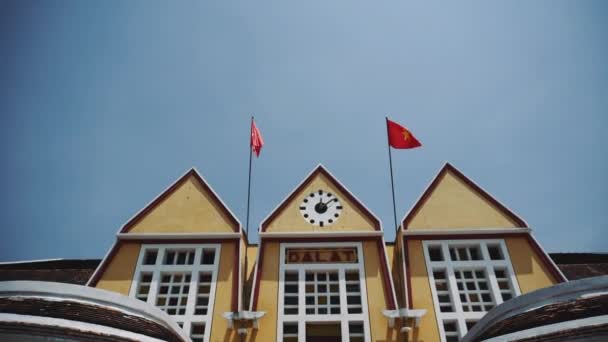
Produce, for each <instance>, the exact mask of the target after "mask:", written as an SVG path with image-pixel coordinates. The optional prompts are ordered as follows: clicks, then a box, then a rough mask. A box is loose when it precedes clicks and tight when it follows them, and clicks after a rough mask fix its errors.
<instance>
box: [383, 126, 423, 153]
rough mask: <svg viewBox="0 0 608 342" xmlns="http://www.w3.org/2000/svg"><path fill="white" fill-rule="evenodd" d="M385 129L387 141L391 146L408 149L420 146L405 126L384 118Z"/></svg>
mask: <svg viewBox="0 0 608 342" xmlns="http://www.w3.org/2000/svg"><path fill="white" fill-rule="evenodd" d="M386 126H387V127H386V130H387V132H388V143H389V145H391V147H393V148H399V149H409V148H416V147H420V146H422V144H421V143H420V142H419V141H418V140H417V139H416V137H414V135H413V134H412V133H410V131H408V129H407V128H405V127H403V126H401V125H399V124H398V123H396V122H393V121H391V120H389V119H386Z"/></svg>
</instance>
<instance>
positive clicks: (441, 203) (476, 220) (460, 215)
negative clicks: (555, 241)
mask: <svg viewBox="0 0 608 342" xmlns="http://www.w3.org/2000/svg"><path fill="white" fill-rule="evenodd" d="M438 181H439V183H438V184H437V186H436V187H435V189H434V191H433V192H432V193H431V194H430V196H429V197H428V198H427V200H426V201H425V202H424V203H423V204H422V206H421V208H420V209H419V210H418V212H417V213H416V214H415V215H414V217H413V218H412V219H411V221H410V223H409V225H408V227H407V228H408V230H416V229H428V228H448V229H449V228H513V227H517V224H516V222H514V221H513V220H512V219H511V218H510V217H509V216H508V215H506V213H505V212H504V211H502V210H499V209H498V208H496V207H495V206H494V205H492V203H490V202H489V201H488V200H486V199H485V198H484V197H483V196H481V195H480V194H479V193H477V192H476V191H475V190H474V189H472V188H471V187H470V186H469V185H467V184H466V183H465V182H464V181H463V180H462V179H460V178H459V177H456V176H455V175H454V174H453V173H452V172H451V171H448V172H446V173H444V174H443V175H442V176H441V178H440V179H439V180H438Z"/></svg>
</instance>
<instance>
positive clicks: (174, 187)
mask: <svg viewBox="0 0 608 342" xmlns="http://www.w3.org/2000/svg"><path fill="white" fill-rule="evenodd" d="M190 176H193V177H194V178H196V180H198V181H199V183H200V184H201V185H202V186H203V188H204V189H205V190H206V191H207V192H208V193H209V194H210V195H211V197H212V198H213V200H214V201H215V202H216V203H217V204H219V206H220V208H221V209H222V211H223V212H224V214H226V216H227V217H228V218H229V220H230V221H231V222H232V223H233V225H234V227H233V230H234V232H236V233H238V232H239V230H240V227H241V224H240V222H239V221H238V219H237V218H236V217H235V216H234V214H232V212H231V211H230V209H228V207H226V205H225V204H224V202H222V200H221V199H220V198H219V197H218V195H217V194H216V193H215V191H214V190H213V189H212V188H211V187H210V186H209V184H207V182H206V181H205V180H204V179H203V177H201V175H200V174H199V173H198V172H197V171H196V170H195V169H194V168H192V169H190V171H188V172H186V174H184V175H183V176H182V177H180V178H179V179H178V180H177V181H175V183H173V185H171V186H170V187H169V188H168V189H167V190H165V191H164V192H163V193H161V194H160V195H159V196H158V197H156V198H155V199H154V200H153V201H152V202H151V203H150V204H148V205H147V206H146V207H145V208H144V209H142V210H141V211H140V212H139V213H137V214H136V215H135V216H134V217H133V218H132V219H130V220H129V221H128V222H127V223H125V225H123V227H122V228H121V230H120V232H119V233H127V232H128V231H129V230H130V229H131V228H132V227H133V226H134V225H136V224H137V223H138V222H139V221H141V220H142V219H143V218H144V217H145V216H146V215H148V214H149V213H150V212H151V211H152V210H154V209H155V208H156V207H157V206H158V205H160V204H161V203H162V202H163V201H164V200H165V199H166V198H167V197H169V196H170V195H171V194H173V193H174V192H175V191H176V190H177V189H178V188H179V187H180V186H181V185H182V184H184V183H185V182H186V181H187V180H188V178H189V177H190Z"/></svg>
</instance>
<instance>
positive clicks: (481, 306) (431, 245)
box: [423, 240, 519, 342]
mask: <svg viewBox="0 0 608 342" xmlns="http://www.w3.org/2000/svg"><path fill="white" fill-rule="evenodd" d="M423 246H424V256H425V260H426V265H427V270H428V274H429V282H430V283H431V292H432V293H433V301H434V305H435V312H436V314H437V323H438V326H439V330H440V334H441V339H442V341H447V342H451V341H458V340H459V339H460V338H462V336H464V335H465V334H466V333H467V331H468V330H469V329H471V328H472V327H473V325H474V324H475V323H476V322H477V321H479V320H480V319H481V318H482V317H483V316H484V315H485V313H486V312H488V311H489V310H491V309H492V308H493V307H494V306H496V305H498V304H501V303H502V302H504V301H506V300H509V299H511V298H513V297H514V296H517V295H519V286H518V285H517V280H516V279H515V274H514V272H513V268H512V266H511V261H510V259H509V254H508V252H507V248H506V245H505V243H504V241H503V240H466V241H465V240H450V241H424V242H423Z"/></svg>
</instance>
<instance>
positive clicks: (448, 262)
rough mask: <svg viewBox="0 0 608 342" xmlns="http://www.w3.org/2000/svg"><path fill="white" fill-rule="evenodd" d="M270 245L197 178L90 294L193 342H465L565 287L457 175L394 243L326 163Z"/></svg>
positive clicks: (142, 221)
mask: <svg viewBox="0 0 608 342" xmlns="http://www.w3.org/2000/svg"><path fill="white" fill-rule="evenodd" d="M259 236H260V242H259V243H258V244H251V243H249V242H248V239H247V236H246V235H245V233H244V231H243V228H242V226H241V224H240V222H239V220H238V219H237V217H236V216H235V215H234V214H233V213H232V212H231V211H230V209H229V208H228V207H227V206H226V205H225V203H224V202H223V201H222V200H221V198H220V197H219V195H218V194H217V193H216V192H215V191H214V190H213V189H212V188H211V186H210V185H209V184H208V183H207V182H206V181H205V179H204V178H203V177H202V176H201V175H200V174H199V173H198V172H197V171H196V170H194V169H192V170H190V171H188V172H187V173H186V174H184V175H183V176H182V177H180V178H179V179H178V180H177V181H176V182H175V183H174V184H172V185H171V186H170V187H169V188H167V189H166V190H165V191H163V192H162V193H161V194H160V195H159V196H158V197H157V198H156V199H154V200H153V201H152V202H151V203H150V204H148V205H147V206H146V207H144V208H143V209H142V210H141V211H140V212H139V213H137V214H136V215H135V216H134V217H133V218H132V219H130V220H129V221H128V222H127V223H126V224H125V225H124V226H123V227H121V229H120V230H119V232H118V233H117V236H116V241H115V243H114V244H113V246H112V247H111V248H110V250H109V252H108V254H107V255H106V256H105V257H104V258H103V260H102V261H101V262H100V263H99V266H98V267H97V268H96V269H95V271H94V272H93V274H92V276H91V277H90V279H89V280H88V281H87V283H86V286H88V287H93V288H96V289H99V290H105V291H110V292H112V293H116V294H120V295H123V296H127V297H130V298H132V299H138V300H140V301H141V302H144V303H146V304H147V305H149V306H153V307H157V308H160V309H161V310H162V311H164V313H166V314H167V315H168V316H170V317H171V318H172V319H173V320H174V321H175V323H176V324H177V325H178V326H179V327H180V328H181V329H182V332H183V335H184V336H188V337H190V338H191V340H192V341H205V342H208V341H245V340H246V341H252V342H253V341H258V342H261V341H301V342H304V341H315V342H323V341H458V340H460V339H461V338H463V337H464V336H465V334H466V333H467V331H469V330H470V329H472V327H473V326H474V324H475V323H476V322H478V321H479V320H481V319H482V317H484V315H485V313H486V312H488V311H490V310H491V309H492V308H494V307H495V306H497V305H500V304H501V303H503V302H505V301H508V300H510V299H512V298H515V297H517V296H520V295H522V294H526V293H529V292H532V291H535V290H538V289H541V288H545V287H549V286H553V285H555V284H558V283H561V282H564V281H566V278H565V277H564V275H563V274H562V272H561V271H560V269H559V268H558V267H557V266H556V264H555V263H554V262H553V261H552V260H551V259H550V258H549V256H548V255H547V253H546V252H545V251H544V250H543V248H542V247H541V246H540V244H539V243H538V242H537V241H536V240H535V239H534V237H533V236H532V233H531V228H530V227H529V226H528V224H527V223H526V222H525V221H524V220H523V219H521V218H520V217H519V216H518V215H516V214H515V213H514V212H513V211H511V210H509V209H508V208H507V207H506V206H505V205H503V204H502V203H500V202H498V201H497V200H496V199H494V198H493V197H492V196H490V195H489V193H488V192H486V191H485V190H484V189H482V188H481V187H480V186H478V185H477V184H475V183H474V182H473V181H471V180H470V179H469V178H467V177H466V176H464V175H463V174H462V173H461V172H460V171H458V170H457V169H456V168H454V167H453V166H452V165H450V164H446V165H444V166H443V167H442V168H441V170H440V171H439V172H438V174H437V175H436V176H435V177H434V178H433V180H432V181H431V183H430V185H429V186H428V188H427V189H426V190H425V191H424V193H423V194H422V195H421V197H420V198H419V200H418V201H417V202H416V204H415V205H414V206H413V207H412V209H411V210H410V211H409V212H408V213H407V214H406V215H405V216H404V218H403V220H402V222H401V226H400V230H399V231H398V234H397V238H396V241H395V242H394V243H392V242H391V243H387V242H386V241H385V238H384V232H383V227H382V223H381V221H380V220H379V219H378V218H377V217H376V216H375V215H374V214H373V213H372V211H371V210H370V209H369V208H368V207H366V206H365V204H364V203H363V202H362V201H361V200H360V199H358V198H357V197H356V196H355V195H354V194H353V193H352V192H351V191H349V190H348V188H347V187H346V186H345V185H343V184H342V183H340V181H339V180H338V179H337V178H336V177H335V176H334V175H332V174H331V173H330V172H329V171H328V170H327V169H326V168H324V167H323V166H321V165H319V166H317V167H316V168H314V169H313V170H312V171H311V172H310V173H309V174H308V175H307V176H305V177H304V179H303V180H302V181H301V182H300V183H299V184H298V185H297V186H296V187H295V188H294V189H293V190H292V191H291V192H290V193H288V194H287V195H286V197H285V198H284V199H283V200H282V201H281V202H279V203H278V204H277V206H276V208H275V209H274V210H273V211H272V212H270V213H268V215H267V217H266V218H265V219H264V220H263V221H262V222H261V223H260V226H259Z"/></svg>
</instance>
